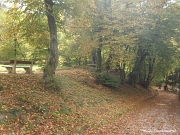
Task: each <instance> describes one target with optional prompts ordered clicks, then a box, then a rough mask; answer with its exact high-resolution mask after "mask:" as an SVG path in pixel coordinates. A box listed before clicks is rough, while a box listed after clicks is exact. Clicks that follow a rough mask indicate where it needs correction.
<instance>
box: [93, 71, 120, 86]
mask: <svg viewBox="0 0 180 135" xmlns="http://www.w3.org/2000/svg"><path fill="white" fill-rule="evenodd" d="M96 82H97V83H99V84H102V85H105V86H107V87H114V88H118V87H119V86H120V79H119V78H118V77H116V76H114V75H112V74H110V73H100V74H98V75H97V76H96Z"/></svg>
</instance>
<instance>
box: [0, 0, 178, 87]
mask: <svg viewBox="0 0 180 135" xmlns="http://www.w3.org/2000/svg"><path fill="white" fill-rule="evenodd" d="M13 2H14V3H13ZM6 3H8V1H7V2H6V1H5V2H1V13H0V15H1V27H0V28H1V29H0V32H1V40H0V42H1V46H0V51H1V54H0V60H1V61H5V60H9V59H12V58H16V59H31V60H33V61H34V62H35V63H37V64H38V65H40V66H42V67H43V68H44V69H45V70H44V77H43V78H44V80H45V81H47V82H48V81H51V80H52V79H53V77H52V76H51V74H53V72H54V71H55V70H56V68H57V66H58V65H59V66H71V67H72V66H87V65H89V66H93V64H94V65H95V67H96V72H98V73H101V72H102V73H101V75H100V76H101V77H102V78H103V76H108V74H107V73H104V72H111V71H117V72H118V73H119V75H120V77H119V79H120V80H119V81H120V83H121V84H124V83H125V82H127V83H130V84H140V85H142V86H144V87H145V88H148V86H149V85H150V84H152V83H153V84H158V83H162V82H168V83H172V82H178V81H179V79H180V76H179V72H180V69H179V40H180V38H179V32H180V31H179V28H180V23H179V16H180V14H179V12H180V11H179V10H180V8H179V6H180V4H179V2H178V1H171V0H160V1H158V2H157V1H155V0H150V1H146V0H144V1H139V0H135V1H131V0H124V1H115V0H97V1H94V0H85V1H83V2H82V1H80V0H72V1H58V0H56V1H53V0H44V1H28V0H27V1H17V0H15V1H9V3H8V4H6ZM8 5H10V6H9V7H8ZM49 33H50V36H49ZM50 63H52V64H50ZM51 69H52V70H51ZM104 74H105V75H104ZM101 77H100V78H101Z"/></svg>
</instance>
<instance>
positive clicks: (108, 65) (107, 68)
mask: <svg viewBox="0 0 180 135" xmlns="http://www.w3.org/2000/svg"><path fill="white" fill-rule="evenodd" d="M112 58H113V49H112V47H111V48H110V53H109V57H108V59H107V61H106V71H107V72H109V71H110V69H111V61H112Z"/></svg>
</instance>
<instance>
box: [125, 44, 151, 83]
mask: <svg viewBox="0 0 180 135" xmlns="http://www.w3.org/2000/svg"><path fill="white" fill-rule="evenodd" d="M146 56H147V52H146V51H144V50H143V49H142V48H141V46H140V47H139V49H138V55H137V60H136V62H135V66H134V68H133V70H132V72H131V73H130V74H129V79H128V83H129V84H132V85H135V84H136V83H140V84H142V82H139V77H140V76H142V66H143V62H144V60H145V58H146ZM143 83H144V82H143Z"/></svg>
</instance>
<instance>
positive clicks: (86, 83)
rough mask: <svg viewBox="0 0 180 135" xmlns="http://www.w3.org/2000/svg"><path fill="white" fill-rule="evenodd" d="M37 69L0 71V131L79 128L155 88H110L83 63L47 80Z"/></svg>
mask: <svg viewBox="0 0 180 135" xmlns="http://www.w3.org/2000/svg"><path fill="white" fill-rule="evenodd" d="M41 78H42V73H34V74H32V75H29V74H22V73H18V74H15V75H13V74H2V73H1V74H0V93H1V97H0V113H1V114H0V133H1V134H18V135H20V134H37V135H40V134H42V135H43V134H45V135H49V134H83V133H85V132H86V131H87V130H93V129H97V128H99V127H101V126H103V125H106V124H108V123H110V122H112V121H114V120H116V119H117V118H119V117H121V116H122V115H123V114H126V113H127V112H129V111H131V110H132V109H133V108H135V107H136V106H137V105H139V104H140V103H142V102H143V101H145V100H147V99H149V98H151V97H153V96H154V95H155V94H156V92H153V91H148V90H145V89H143V88H142V87H140V86H136V87H132V86H129V85H124V86H121V87H120V88H118V89H110V88H107V87H104V86H102V85H97V84H96V83H95V82H94V81H95V80H94V78H93V77H92V75H91V74H90V73H89V72H88V71H87V70H84V69H70V70H62V71H57V73H56V85H58V86H60V89H55V88H54V86H53V85H49V86H47V85H44V84H43V83H41Z"/></svg>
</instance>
